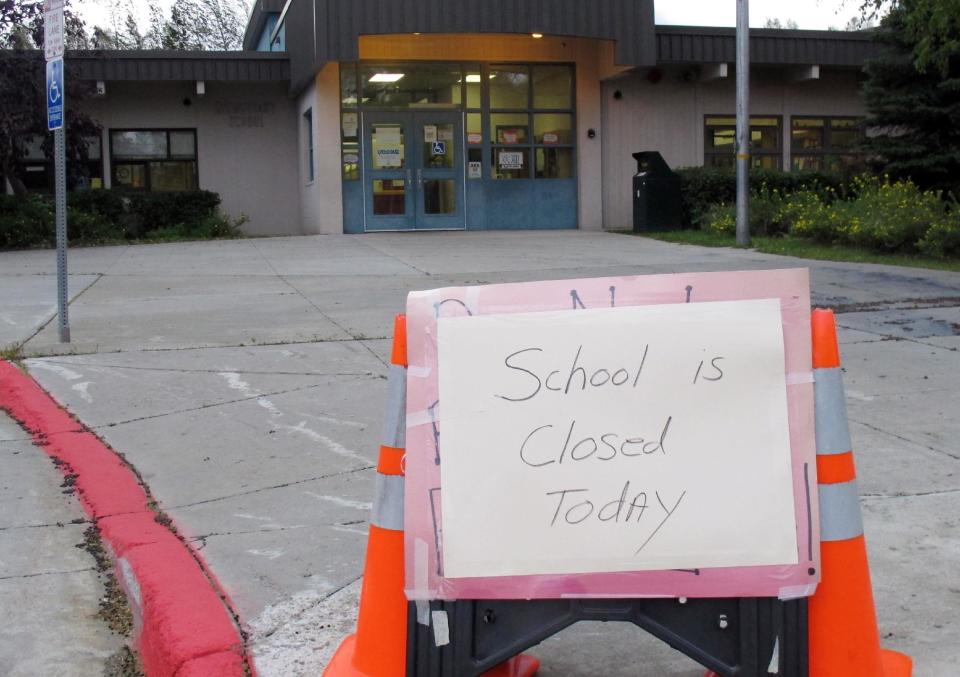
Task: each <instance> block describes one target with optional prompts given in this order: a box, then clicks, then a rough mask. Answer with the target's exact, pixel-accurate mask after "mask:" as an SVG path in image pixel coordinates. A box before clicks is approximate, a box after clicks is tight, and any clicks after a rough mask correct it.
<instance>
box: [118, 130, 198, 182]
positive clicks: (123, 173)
mask: <svg viewBox="0 0 960 677" xmlns="http://www.w3.org/2000/svg"><path fill="white" fill-rule="evenodd" d="M110 168H111V175H112V179H113V187H114V188H118V189H121V190H151V191H157V192H161V191H164V192H166V191H182V190H197V188H198V179H197V131H196V130H195V129H119V130H118V129H114V130H110Z"/></svg>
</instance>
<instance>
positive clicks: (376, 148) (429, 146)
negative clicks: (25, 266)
mask: <svg viewBox="0 0 960 677" xmlns="http://www.w3.org/2000/svg"><path fill="white" fill-rule="evenodd" d="M363 127H364V129H363V134H364V148H365V151H364V156H365V157H364V166H365V168H366V171H365V172H364V178H363V180H364V181H365V182H366V183H365V188H366V198H365V204H364V209H365V223H366V230H367V231H377V230H414V229H416V230H430V229H433V230H437V229H460V230H462V229H463V228H464V227H465V219H464V215H465V214H464V205H463V145H462V144H463V129H462V117H461V114H460V113H459V112H453V111H436V112H422V113H420V112H418V113H407V112H398V113H365V114H364V124H363Z"/></svg>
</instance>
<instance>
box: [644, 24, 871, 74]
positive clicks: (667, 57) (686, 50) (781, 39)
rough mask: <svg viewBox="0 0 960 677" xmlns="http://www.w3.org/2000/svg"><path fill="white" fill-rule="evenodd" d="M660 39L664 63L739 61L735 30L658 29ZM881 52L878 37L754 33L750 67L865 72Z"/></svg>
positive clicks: (840, 33)
mask: <svg viewBox="0 0 960 677" xmlns="http://www.w3.org/2000/svg"><path fill="white" fill-rule="evenodd" d="M656 36H657V38H656V42H657V61H658V62H659V63H718V62H728V63H732V62H734V61H736V32H735V31H734V29H732V28H697V27H691V26H658V27H657V29H656ZM879 49H880V46H879V44H878V43H877V42H876V41H875V40H874V39H873V35H872V34H871V33H870V32H863V31H859V32H846V31H784V30H764V29H752V30H751V31H750V61H751V63H754V64H819V65H823V66H862V65H863V64H864V63H865V62H866V61H867V60H868V59H872V58H874V57H876V56H877V53H878V50H879Z"/></svg>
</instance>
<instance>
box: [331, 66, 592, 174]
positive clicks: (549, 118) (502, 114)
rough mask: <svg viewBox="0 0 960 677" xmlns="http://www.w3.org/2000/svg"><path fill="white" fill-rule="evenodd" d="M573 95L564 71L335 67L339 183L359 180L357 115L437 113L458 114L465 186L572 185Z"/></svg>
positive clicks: (570, 73)
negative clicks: (505, 182) (511, 182)
mask: <svg viewBox="0 0 960 677" xmlns="http://www.w3.org/2000/svg"><path fill="white" fill-rule="evenodd" d="M575 92H576V89H575V82H574V67H573V66H572V65H570V64H488V63H472V62H462V63H460V62H449V63H444V62H439V63H367V62H354V63H342V64H341V65H340V112H341V126H342V132H341V138H340V141H341V158H342V159H341V165H342V168H343V171H342V176H343V178H344V179H345V180H350V179H356V178H359V177H360V176H361V172H360V165H359V158H360V152H359V145H360V143H359V142H360V138H359V136H357V133H358V124H357V123H358V120H359V114H360V112H361V111H362V110H364V109H368V110H370V109H372V110H378V109H379V110H397V109H401V110H402V109H431V108H441V109H454V110H461V111H463V114H464V130H463V134H464V148H465V150H466V152H465V158H464V159H465V160H466V163H467V167H466V169H467V172H466V175H467V178H468V179H471V180H478V179H479V180H486V179H569V178H573V177H574V176H575V175H576V169H575V168H576V133H575V132H576V115H575V114H576V96H575Z"/></svg>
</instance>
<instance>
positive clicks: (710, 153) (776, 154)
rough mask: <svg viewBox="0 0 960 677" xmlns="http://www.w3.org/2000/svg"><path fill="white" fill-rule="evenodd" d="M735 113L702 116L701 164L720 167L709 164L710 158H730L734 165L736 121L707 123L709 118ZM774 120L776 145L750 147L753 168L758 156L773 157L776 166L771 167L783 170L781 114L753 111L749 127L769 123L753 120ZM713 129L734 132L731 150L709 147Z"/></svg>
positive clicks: (761, 127) (723, 116)
mask: <svg viewBox="0 0 960 677" xmlns="http://www.w3.org/2000/svg"><path fill="white" fill-rule="evenodd" d="M735 117H736V115H735V114H731V113H707V114H705V115H704V116H703V166H704V167H713V168H718V169H720V168H722V166H720V165H712V164H709V161H710V159H711V158H732V159H733V164H732V165H731V167H736V157H737V156H736V152H737V151H736V130H737V126H736V123H734V124H733V125H716V124H713V125H711V124H708V120H709V119H710V118H735ZM764 119H767V120H776V121H777V124H776V126H775V127H773V128H774V129H775V130H776V134H775V135H774V136H775V138H776V139H777V147H776V149H774V150H754V149H753V148H751V149H750V168H751V169H753V168H754V160H756V159H758V158H775V159H776V166H775V167H774V168H773V169H775V170H778V171H781V170H783V116H782V115H773V114H769V115H767V114H763V113H754V114H752V115H751V116H750V122H751V124H750V129H749V131H750V132H752V131H753V130H754V129H755V128H756V129H764V128H766V129H769V128H771V125H754V124H752V123H753V121H754V120H764ZM715 129H731V130H733V132H734V143H733V146H732V147H731V149H730V150H731V152H729V153H728V152H727V151H718V150H713V149H711V148H709V146H708V144H709V143H710V139H711V138H712V135H711V130H715Z"/></svg>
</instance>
